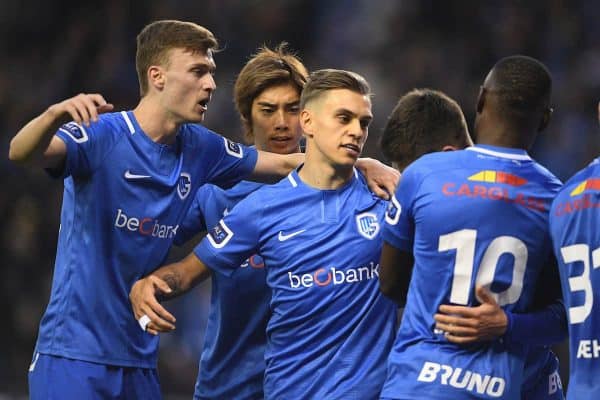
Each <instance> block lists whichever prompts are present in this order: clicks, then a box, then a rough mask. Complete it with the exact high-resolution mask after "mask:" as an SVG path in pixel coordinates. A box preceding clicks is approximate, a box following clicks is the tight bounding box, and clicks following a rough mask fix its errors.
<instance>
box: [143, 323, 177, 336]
mask: <svg viewBox="0 0 600 400" xmlns="http://www.w3.org/2000/svg"><path fill="white" fill-rule="evenodd" d="M171 331H172V329H163V328H161V327H160V326H158V325H156V324H154V323H152V322H150V323H149V324H148V326H147V327H146V332H148V333H150V334H152V335H155V336H156V335H158V334H160V333H168V332H171Z"/></svg>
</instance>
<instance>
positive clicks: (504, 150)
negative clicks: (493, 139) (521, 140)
mask: <svg viewBox="0 0 600 400" xmlns="http://www.w3.org/2000/svg"><path fill="white" fill-rule="evenodd" d="M465 150H469V151H474V152H476V153H481V154H486V155H488V156H494V157H499V158H507V159H510V160H519V161H531V157H530V156H529V154H527V151H525V150H523V149H513V148H508V147H498V146H490V145H487V144H486V145H484V144H477V145H475V146H471V147H467V148H466V149H465Z"/></svg>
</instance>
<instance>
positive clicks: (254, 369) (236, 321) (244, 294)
mask: <svg viewBox="0 0 600 400" xmlns="http://www.w3.org/2000/svg"><path fill="white" fill-rule="evenodd" d="M261 186H262V185H261V184H259V183H255V182H248V181H244V182H240V183H238V184H237V185H235V186H234V187H232V188H231V189H228V190H223V189H221V188H219V187H217V186H215V185H211V184H207V185H204V186H202V187H201V188H200V189H198V191H197V192H196V197H195V199H194V202H193V204H192V207H191V208H190V210H189V211H188V215H187V217H186V218H185V220H184V221H183V222H182V223H181V225H180V227H179V231H178V232H177V236H176V237H175V243H181V242H184V241H187V240H188V239H190V238H191V237H192V236H194V235H195V234H196V233H198V232H200V231H204V230H206V227H213V226H215V225H217V223H218V222H219V220H220V219H221V218H222V217H223V216H224V215H227V214H228V213H229V211H231V210H232V209H233V207H234V206H235V205H236V204H237V203H238V202H239V201H240V200H242V199H243V198H245V197H246V196H247V195H248V194H250V193H252V192H254V191H255V190H256V189H258V188H259V187H261ZM270 299H271V291H270V289H269V288H268V286H267V283H266V273H265V269H264V263H263V261H262V259H261V257H260V256H259V255H256V254H255V255H252V256H251V257H250V258H249V259H247V260H246V261H244V262H243V263H242V264H241V268H237V269H236V270H235V273H234V274H233V275H231V276H230V277H228V276H225V275H223V274H222V273H220V272H218V271H213V272H212V277H211V299H210V311H209V314H208V323H207V326H206V332H205V334H204V347H203V349H202V357H201V358H200V366H199V373H198V379H197V380H196V389H195V393H194V396H195V397H196V398H199V399H239V400H244V399H248V400H252V399H260V398H262V397H263V380H264V374H265V361H264V356H265V346H266V343H267V334H266V329H267V321H268V319H269V314H270V312H269V301H270Z"/></svg>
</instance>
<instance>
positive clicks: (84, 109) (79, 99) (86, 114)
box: [69, 93, 91, 126]
mask: <svg viewBox="0 0 600 400" xmlns="http://www.w3.org/2000/svg"><path fill="white" fill-rule="evenodd" d="M69 102H70V103H71V104H72V105H73V107H75V108H76V109H77V113H78V114H79V115H80V116H81V124H83V125H86V126H89V125H90V118H91V116H90V110H89V104H88V100H87V98H86V97H85V95H84V94H83V93H82V94H79V95H77V96H75V97H73V98H72V99H70V100H69Z"/></svg>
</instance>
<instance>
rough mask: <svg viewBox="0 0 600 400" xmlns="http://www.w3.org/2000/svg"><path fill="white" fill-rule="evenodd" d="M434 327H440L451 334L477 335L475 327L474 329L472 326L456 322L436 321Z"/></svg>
mask: <svg viewBox="0 0 600 400" xmlns="http://www.w3.org/2000/svg"><path fill="white" fill-rule="evenodd" d="M435 327H436V328H437V329H441V330H443V331H445V332H450V333H452V334H455V335H462V336H470V335H477V333H478V332H477V329H475V328H474V327H472V326H467V325H457V324H452V323H450V324H449V323H446V322H436V323H435Z"/></svg>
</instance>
